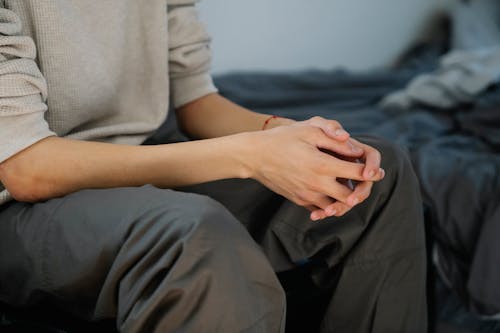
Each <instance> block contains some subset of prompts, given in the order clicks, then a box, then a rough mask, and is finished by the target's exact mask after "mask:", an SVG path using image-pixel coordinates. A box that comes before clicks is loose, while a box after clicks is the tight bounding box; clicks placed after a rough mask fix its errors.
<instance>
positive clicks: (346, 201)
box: [247, 117, 383, 220]
mask: <svg viewBox="0 0 500 333" xmlns="http://www.w3.org/2000/svg"><path fill="white" fill-rule="evenodd" d="M252 149H255V150H254V151H255V152H256V153H255V154H252V155H251V156H250V157H249V160H248V163H247V165H249V168H250V170H251V176H252V178H255V179H257V180H258V181H260V182H261V183H262V184H264V185H265V186H267V187H268V188H270V189H271V190H273V191H274V192H276V193H278V194H281V195H283V196H284V197H286V198H288V199H289V200H291V201H293V202H294V203H296V204H298V205H300V206H304V207H306V208H308V209H309V210H311V211H312V213H311V218H312V219H313V220H317V219H320V218H324V217H326V216H332V215H337V216H340V215H342V214H345V212H346V211H347V209H348V208H351V207H353V206H354V205H356V204H357V203H359V202H362V201H363V200H364V199H365V198H366V197H367V196H368V195H369V192H370V190H371V183H372V182H373V181H378V180H380V179H382V177H383V171H381V170H380V168H379V167H378V165H379V163H380V154H378V152H376V150H374V149H373V148H371V147H369V146H367V145H364V144H362V143H359V142H358V141H356V140H354V139H352V138H350V136H349V134H348V133H347V132H346V131H345V130H343V129H342V127H341V126H340V124H338V123H337V122H335V121H329V120H325V119H323V118H319V117H315V118H312V119H310V120H307V121H303V122H296V123H293V124H291V125H288V126H280V127H276V128H273V129H270V130H267V131H262V132H258V134H256V136H255V139H254V140H253V145H252ZM320 149H321V150H326V151H330V152H333V153H335V154H337V155H339V156H342V157H343V158H339V157H335V156H331V155H330V154H328V153H325V152H323V151H321V150H320ZM377 154H378V162H377V158H376V156H377ZM344 158H345V159H353V160H355V159H362V160H364V161H365V162H364V163H357V162H350V161H346V160H344ZM377 163H378V164H377ZM375 167H376V172H373V174H372V173H371V172H370V171H372V170H373V169H374V168H375ZM338 178H343V179H352V180H355V181H358V182H360V184H359V185H358V186H356V188H355V189H354V191H353V190H352V189H350V188H348V187H347V186H345V185H342V184H341V183H339V182H338V181H337V179H338ZM356 201H357V202H356ZM323 214H324V215H323Z"/></svg>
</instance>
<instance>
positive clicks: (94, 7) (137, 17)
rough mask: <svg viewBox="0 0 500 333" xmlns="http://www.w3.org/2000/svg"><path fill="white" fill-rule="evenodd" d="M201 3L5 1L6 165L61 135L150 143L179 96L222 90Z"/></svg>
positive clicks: (0, 49) (1, 147)
mask: <svg viewBox="0 0 500 333" xmlns="http://www.w3.org/2000/svg"><path fill="white" fill-rule="evenodd" d="M194 2H195V0H147V1H137V0H85V1H82V0H0V162H2V161H4V160H6V159H8V158H9V157H10V156H12V155H14V154H16V153H18V152H19V151H21V150H23V149H25V148H26V147H28V146H30V145H32V144H34V143H36V142H37V141H39V140H41V139H43V138H45V137H48V136H51V135H54V134H55V135H58V136H61V137H68V138H73V139H81V140H94V141H105V142H113V143H121V144H140V143H141V142H142V141H143V140H144V139H145V138H146V137H147V136H148V135H150V134H151V133H152V132H154V130H155V129H156V128H158V126H159V125H160V124H161V123H162V121H163V120H164V119H165V118H166V115H167V110H168V104H169V98H171V100H172V102H173V104H174V106H175V107H178V106H180V105H182V104H185V103H187V102H189V101H192V100H194V99H196V98H199V97H201V96H204V95H206V94H209V93H211V92H214V91H216V89H215V87H214V86H213V83H212V80H211V78H210V76H209V73H208V71H209V65H210V50H209V42H210V39H209V36H208V35H207V33H206V32H205V30H204V27H203V26H202V24H200V22H199V20H198V18H197V13H196V11H195V8H194ZM9 199H10V196H9V194H8V193H7V191H6V190H4V188H3V187H2V186H1V183H0V204H2V203H5V202H6V201H8V200H9Z"/></svg>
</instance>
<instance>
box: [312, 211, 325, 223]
mask: <svg viewBox="0 0 500 333" xmlns="http://www.w3.org/2000/svg"><path fill="white" fill-rule="evenodd" d="M309 217H310V218H311V220H312V221H319V220H323V219H325V218H327V217H328V215H326V213H325V211H324V210H323V209H316V210H315V211H313V212H312V213H311V214H310V216H309Z"/></svg>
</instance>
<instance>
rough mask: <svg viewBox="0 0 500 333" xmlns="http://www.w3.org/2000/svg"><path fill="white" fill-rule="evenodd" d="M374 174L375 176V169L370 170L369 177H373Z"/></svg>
mask: <svg viewBox="0 0 500 333" xmlns="http://www.w3.org/2000/svg"><path fill="white" fill-rule="evenodd" d="M374 176H375V171H373V170H370V171H369V172H368V178H373V177H374Z"/></svg>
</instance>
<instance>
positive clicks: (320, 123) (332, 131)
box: [307, 116, 350, 141]
mask: <svg viewBox="0 0 500 333" xmlns="http://www.w3.org/2000/svg"><path fill="white" fill-rule="evenodd" d="M307 122H308V123H309V124H310V125H312V126H315V127H318V128H321V129H322V130H323V132H325V134H326V135H328V136H329V137H330V138H332V139H335V140H338V141H346V140H347V139H349V137H350V134H349V133H348V132H347V131H346V130H345V129H344V128H343V127H342V125H341V124H340V123H339V122H338V121H336V120H330V119H325V118H323V117H318V116H316V117H313V118H311V119H309V120H308V121H307Z"/></svg>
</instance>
